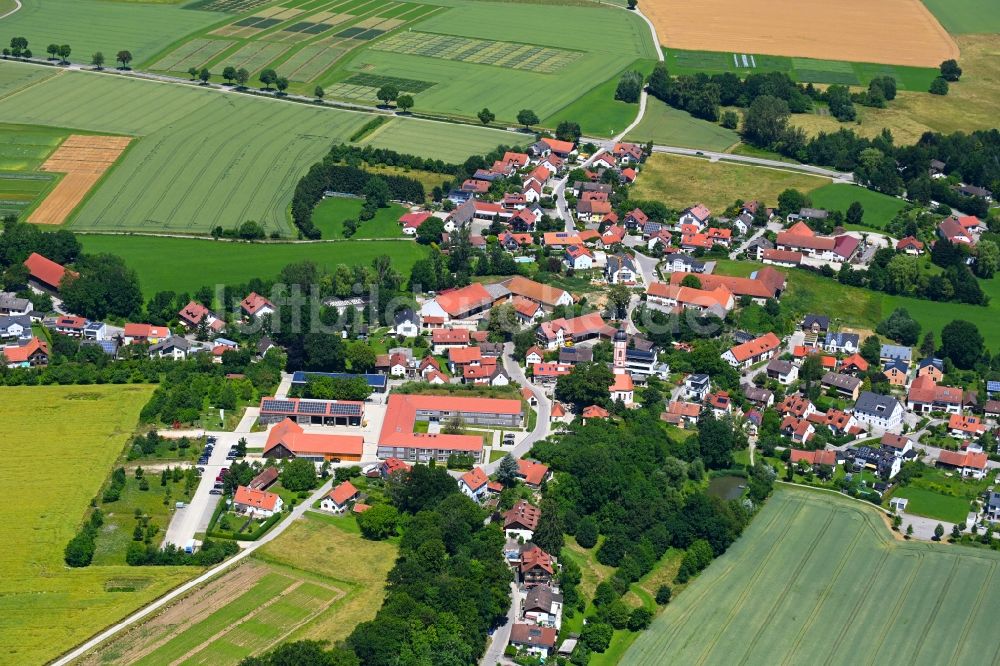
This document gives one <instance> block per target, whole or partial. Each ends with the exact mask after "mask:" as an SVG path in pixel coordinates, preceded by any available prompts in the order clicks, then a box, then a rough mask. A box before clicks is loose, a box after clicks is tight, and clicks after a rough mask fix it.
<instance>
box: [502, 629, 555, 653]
mask: <svg viewBox="0 0 1000 666" xmlns="http://www.w3.org/2000/svg"><path fill="white" fill-rule="evenodd" d="M558 634H559V632H558V631H556V628H555V627H542V626H539V625H535V624H515V625H514V626H512V627H511V629H510V641H511V643H517V644H518V645H532V646H539V647H543V648H547V649H551V648H553V647H555V644H556V637H557V636H558Z"/></svg>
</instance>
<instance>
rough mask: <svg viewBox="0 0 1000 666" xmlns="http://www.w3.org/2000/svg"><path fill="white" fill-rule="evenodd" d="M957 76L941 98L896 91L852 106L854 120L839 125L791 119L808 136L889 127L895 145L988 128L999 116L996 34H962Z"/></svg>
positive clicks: (808, 117)
mask: <svg viewBox="0 0 1000 666" xmlns="http://www.w3.org/2000/svg"><path fill="white" fill-rule="evenodd" d="M958 44H959V46H960V47H961V49H962V59H961V64H962V70H963V73H962V80H961V81H959V82H958V83H953V84H951V87H950V89H949V91H948V94H947V95H945V96H944V97H941V96H938V95H929V94H927V93H924V92H913V91H900V92H899V94H898V95H897V96H896V99H894V100H893V101H891V102H889V104H888V106H887V107H886V108H884V109H873V108H869V107H865V106H860V105H859V106H857V107H856V108H857V110H858V118H859V120H860V121H861V122H860V124H857V123H847V124H842V123H839V122H837V120H836V119H835V118H833V117H831V116H819V115H815V114H808V113H804V114H793V115H792V117H791V122H792V124H793V125H795V126H796V127H801V128H802V129H804V130H805V132H806V134H808V135H810V136H813V135H815V134H818V133H819V132H836V131H837V130H838V129H840V128H841V127H847V128H849V129H851V130H853V131H855V132H857V133H858V134H860V135H861V136H866V137H874V136H877V135H878V134H879V133H880V132H881V131H882V130H883V129H888V130H889V131H891V132H892V135H893V137H894V138H895V139H896V143H897V144H898V145H907V144H912V143H915V142H916V141H917V140H919V139H920V137H921V135H923V133H924V132H932V131H933V132H943V133H946V134H947V133H950V132H958V131H964V132H968V131H971V130H977V129H991V128H994V127H996V126H997V118H1000V35H962V36H960V37H959V38H958Z"/></svg>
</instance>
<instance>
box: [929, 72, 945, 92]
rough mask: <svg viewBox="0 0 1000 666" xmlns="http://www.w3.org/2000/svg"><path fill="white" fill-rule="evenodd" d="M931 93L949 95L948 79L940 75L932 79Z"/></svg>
mask: <svg viewBox="0 0 1000 666" xmlns="http://www.w3.org/2000/svg"><path fill="white" fill-rule="evenodd" d="M930 93H931V94H932V95H947V94H948V81H947V79H945V78H944V77H943V76H939V77H937V78H936V79H934V80H933V81H931V88H930Z"/></svg>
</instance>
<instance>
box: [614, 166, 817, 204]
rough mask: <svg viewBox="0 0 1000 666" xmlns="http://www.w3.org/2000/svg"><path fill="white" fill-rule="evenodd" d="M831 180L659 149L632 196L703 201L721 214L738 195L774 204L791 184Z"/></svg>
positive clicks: (804, 186) (803, 186)
mask: <svg viewBox="0 0 1000 666" xmlns="http://www.w3.org/2000/svg"><path fill="white" fill-rule="evenodd" d="M828 182H829V179H826V178H820V177H818V176H808V175H805V174H801V173H795V172H791V171H781V170H779V169H769V168H762V167H754V166H746V165H743V164H727V163H724V162H709V161H708V160H707V159H703V158H697V157H683V156H680V155H666V154H662V153H658V154H654V155H653V156H652V157H650V158H649V159H648V160H646V164H645V165H644V166H643V169H642V171H641V172H640V173H639V177H638V178H637V179H636V181H635V185H634V186H633V188H632V191H631V196H632V197H633V198H635V199H652V200H655V201H662V202H663V203H665V204H666V205H667V206H670V207H672V208H676V209H678V210H680V209H683V208H687V207H688V206H694V205H695V204H698V203H703V204H705V205H706V206H708V207H709V208H710V209H711V210H712V212H713V213H714V214H716V215H718V214H721V213H722V211H723V209H725V208H726V206H729V205H730V204H732V203H733V202H734V201H736V200H737V199H743V200H744V201H750V200H751V199H757V200H759V201H763V202H765V203H767V204H769V205H773V204H774V203H776V202H777V200H778V195H779V194H780V193H781V192H782V191H784V190H786V189H788V188H795V189H798V190H801V191H803V192H810V191H812V190H814V189H816V188H818V187H820V186H822V185H824V184H826V183H828Z"/></svg>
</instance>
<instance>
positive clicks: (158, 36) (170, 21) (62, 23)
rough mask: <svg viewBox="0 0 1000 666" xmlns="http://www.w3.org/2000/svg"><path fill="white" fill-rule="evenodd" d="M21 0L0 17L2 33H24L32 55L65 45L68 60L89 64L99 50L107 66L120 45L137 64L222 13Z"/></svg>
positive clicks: (79, 0) (92, 0)
mask: <svg viewBox="0 0 1000 666" xmlns="http://www.w3.org/2000/svg"><path fill="white" fill-rule="evenodd" d="M21 4H22V5H23V6H22V7H21V9H20V10H18V11H17V12H15V13H14V14H11V15H10V16H8V17H7V18H5V19H3V26H4V31H3V33H4V35H5V36H6V35H20V36H24V37H27V38H28V43H29V45H30V47H31V50H32V51H33V52H34V55H35V56H36V57H41V58H44V57H46V53H45V47H46V46H48V45H49V44H52V43H56V44H69V45H70V46H71V47H72V49H73V52H72V53H71V54H70V58H69V59H70V61H71V62H79V63H86V64H90V56H91V54H93V53H94V52H96V51H101V52H103V53H104V57H105V59H106V60H107V66H110V67H113V66H114V64H115V63H114V60H115V54H116V53H118V51H120V50H122V49H128V50H129V51H131V52H132V56H133V58H134V61H133V66H136V65H137V64H141V63H142V62H143V61H144V60H145V59H146V58H149V57H150V56H152V55H153V54H154V53H156V52H157V51H159V50H160V49H162V48H163V47H165V46H167V45H168V44H170V43H171V42H173V41H174V40H176V39H179V38H181V37H184V36H185V35H188V34H190V33H192V32H195V31H197V30H200V29H202V28H204V27H206V26H209V25H212V24H214V23H217V22H218V21H220V20H223V19H225V18H226V15H225V14H219V13H217V12H205V11H196V10H190V9H183V8H181V7H180V6H179V5H176V4H175V5H167V4H162V3H161V4H150V3H139V2H101V1H100V0H22V1H21ZM153 26H155V29H154V28H153Z"/></svg>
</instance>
